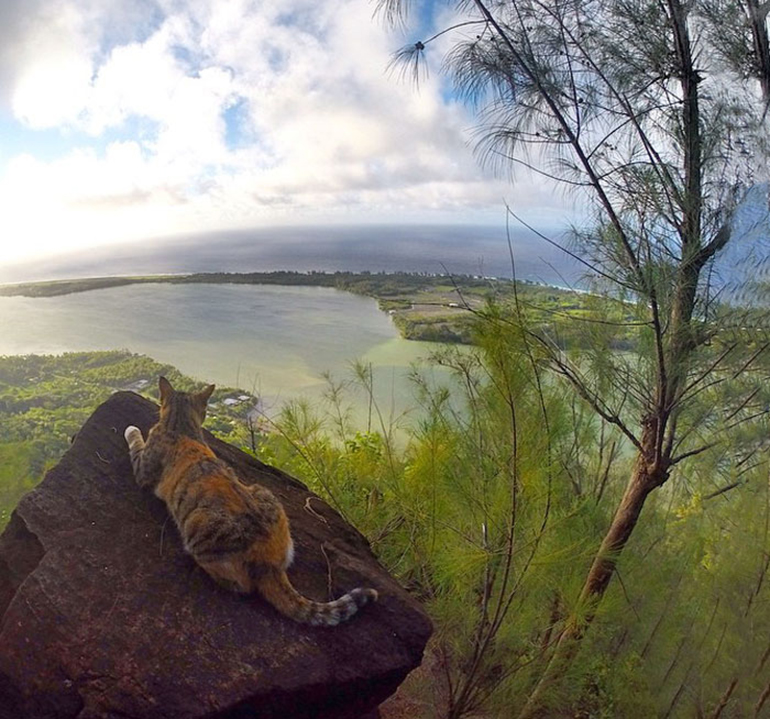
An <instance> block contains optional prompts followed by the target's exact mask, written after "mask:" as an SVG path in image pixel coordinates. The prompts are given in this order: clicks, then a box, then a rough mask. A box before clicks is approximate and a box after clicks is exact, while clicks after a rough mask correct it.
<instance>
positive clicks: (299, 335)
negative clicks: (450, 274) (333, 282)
mask: <svg viewBox="0 0 770 719" xmlns="http://www.w3.org/2000/svg"><path fill="white" fill-rule="evenodd" d="M435 348H436V346H435V345H433V344H430V343H423V342H414V341H411V340H404V339H402V338H401V337H400V336H399V335H398V332H397V330H396V328H395V327H394V326H393V324H392V322H391V320H390V318H389V317H388V316H387V315H386V314H385V313H383V312H381V311H380V310H379V309H378V307H377V303H376V302H375V301H374V300H372V299H370V298H365V297H360V296H357V295H352V294H349V293H346V292H341V291H337V290H332V289H327V288H321V287H282V286H268V285H205V284H203V285H198V284H196V285H164V284H158V285H130V286H126V287H116V288H110V289H105V290H95V291H91V292H84V293H78V294H72V295H64V296H60V297H52V298H28V297H0V355H20V354H59V353H62V352H69V351H84V350H109V349H128V350H130V351H132V352H136V353H140V354H146V355H149V356H150V357H152V358H154V359H156V360H158V361H160V362H164V363H169V364H172V365H174V366H175V367H177V368H178V369H179V370H181V371H182V372H183V373H185V374H187V375H190V376H192V377H195V378H197V379H200V380H203V381H207V382H214V383H216V384H219V385H223V386H232V387H239V388H242V389H246V390H248V391H251V392H253V393H254V394H255V395H257V396H258V397H260V399H261V403H262V406H263V408H264V409H265V410H266V411H267V412H268V413H271V412H274V411H275V410H277V408H278V407H280V405H281V404H282V403H283V402H284V401H286V400H291V399H296V398H299V397H307V398H309V399H314V400H317V399H318V398H319V397H321V396H322V395H323V393H324V391H325V389H326V387H327V383H326V382H325V380H324V377H323V375H324V373H325V372H330V373H331V374H332V375H333V376H334V377H335V378H336V379H338V380H342V379H345V378H348V377H350V376H351V370H350V364H351V362H353V361H354V360H361V361H363V362H365V363H371V365H372V368H373V375H374V387H375V396H376V399H377V402H378V404H379V405H380V407H381V409H382V411H383V412H384V413H385V415H386V416H387V417H396V416H398V415H401V414H402V413H404V412H408V411H409V410H410V409H411V408H413V407H414V404H415V402H414V399H413V397H412V387H411V383H410V381H409V378H408V377H409V373H410V368H411V365H412V363H414V362H419V361H420V359H421V358H423V357H426V356H427V355H428V354H430V352H431V351H432V350H434V349H435ZM439 374H440V373H439ZM353 399H354V409H355V410H356V414H357V415H358V417H359V419H361V418H363V417H364V415H365V414H367V413H368V399H367V398H366V397H365V396H364V394H363V393H362V392H360V391H359V392H358V393H357V394H354V395H353Z"/></svg>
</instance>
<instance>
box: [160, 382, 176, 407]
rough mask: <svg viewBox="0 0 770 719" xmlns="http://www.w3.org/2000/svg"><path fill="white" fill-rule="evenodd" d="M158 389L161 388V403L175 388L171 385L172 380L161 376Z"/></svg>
mask: <svg viewBox="0 0 770 719" xmlns="http://www.w3.org/2000/svg"><path fill="white" fill-rule="evenodd" d="M158 389H159V390H160V401H161V403H163V402H165V401H166V400H168V399H169V398H170V397H171V395H172V394H173V393H174V388H173V387H172V386H171V382H169V381H168V380H167V379H166V378H165V377H161V378H160V379H159V380H158Z"/></svg>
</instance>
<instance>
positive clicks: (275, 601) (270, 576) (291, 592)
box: [255, 567, 377, 627]
mask: <svg viewBox="0 0 770 719" xmlns="http://www.w3.org/2000/svg"><path fill="white" fill-rule="evenodd" d="M255 580H256V585H257V589H258V591H259V592H260V594H261V595H262V596H263V597H264V598H265V599H266V600H267V601H268V602H270V604H272V605H273V606H274V607H275V608H276V609H277V610H278V611H279V612H281V614H285V615H286V616H287V617H289V618H291V619H293V620H294V621H296V622H302V623H304V624H312V625H314V626H327V627H333V626H334V625H336V624H339V623H340V622H344V621H346V620H347V619H350V617H352V616H353V615H354V614H355V613H356V612H357V611H358V610H359V609H360V608H361V607H363V606H364V605H365V604H368V603H369V602H376V601H377V590H376V589H361V588H358V589H353V590H352V591H350V592H348V593H347V594H345V595H343V596H341V597H340V598H339V599H335V600H334V601H333V602H314V601H312V600H311V599H308V598H307V597H303V596H302V595H301V594H300V593H299V592H298V591H297V590H296V589H294V587H293V586H292V584H291V582H290V581H289V578H288V577H287V576H286V572H284V571H283V570H281V569H277V568H272V567H271V568H270V569H268V570H266V571H264V572H260V574H259V576H257V577H255Z"/></svg>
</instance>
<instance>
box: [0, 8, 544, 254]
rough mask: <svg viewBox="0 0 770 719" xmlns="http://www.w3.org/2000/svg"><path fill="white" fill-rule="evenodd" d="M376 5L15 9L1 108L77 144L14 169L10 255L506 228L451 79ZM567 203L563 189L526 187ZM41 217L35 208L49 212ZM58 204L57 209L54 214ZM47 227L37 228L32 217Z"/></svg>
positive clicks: (0, 66)
mask: <svg viewBox="0 0 770 719" xmlns="http://www.w3.org/2000/svg"><path fill="white" fill-rule="evenodd" d="M372 8H373V6H372V5H370V4H368V3H366V2H362V0H323V1H322V0H312V1H311V0H284V1H283V2H276V1H265V2H254V1H252V0H224V1H216V0H189V1H188V2H179V1H177V0H159V1H158V2H150V1H149V0H145V1H143V2H135V1H132V0H50V1H49V0H30V1H29V2H26V1H25V2H20V1H19V0H4V4H3V8H2V10H1V11H0V28H3V29H2V30H0V44H2V43H3V41H4V40H5V41H8V44H7V45H0V46H3V47H4V48H5V49H4V50H3V51H2V54H0V108H3V107H5V108H6V114H8V113H10V114H11V115H12V117H11V119H10V120H8V121H9V122H13V123H22V124H23V125H25V126H26V127H29V128H34V129H42V128H55V129H57V130H58V131H60V132H61V133H62V136H63V137H65V138H66V137H72V138H73V141H72V146H71V148H70V149H69V150H68V151H67V152H65V153H63V154H62V155H61V156H60V157H57V158H54V159H51V160H48V161H43V160H41V159H37V158H36V157H35V148H34V146H33V147H25V148H20V151H19V152H18V153H17V154H16V156H14V157H12V158H11V159H10V160H9V161H8V162H7V164H6V165H5V167H0V196H2V197H3V198H4V200H5V201H6V202H7V203H9V204H10V206H11V207H13V210H12V211H11V212H10V213H9V214H8V215H7V216H6V217H5V218H0V223H2V225H5V227H3V228H2V229H3V233H4V235H5V236H8V233H9V231H10V232H11V234H12V235H14V236H18V237H23V238H24V240H25V242H24V243H17V244H16V245H15V247H14V249H9V250H6V252H15V253H16V254H17V255H19V254H20V253H22V252H27V251H30V250H31V249H34V248H37V250H38V251H43V250H47V249H50V248H51V235H50V232H51V231H52V230H53V229H54V228H55V230H56V237H57V238H58V239H57V242H59V243H60V244H61V243H63V244H67V245H68V246H75V245H81V246H86V245H88V244H94V243H97V242H106V241H122V240H126V239H130V238H133V237H137V238H138V237H141V236H144V235H148V236H150V235H151V236H157V235H162V234H178V233H179V232H185V231H190V230H200V229H218V228H222V229H224V228H244V227H249V226H254V225H257V224H265V223H269V222H274V223H275V222H295V223H296V222H303V221H308V222H318V221H319V220H321V221H324V220H328V221H345V220H370V219H377V220H380V221H387V220H403V219H404V218H407V217H408V218H413V219H415V218H416V219H426V220H432V221H435V220H436V219H438V218H443V219H451V218H456V219H457V221H462V222H467V221H474V220H478V219H485V218H486V219H489V218H491V217H500V218H501V217H502V214H503V213H502V205H503V203H502V198H503V197H504V196H505V195H506V193H509V192H510V188H509V187H508V186H507V185H505V184H503V183H501V182H498V181H496V180H494V179H493V178H491V177H490V176H489V175H487V174H485V173H484V172H483V171H482V170H480V169H479V167H478V165H477V163H476V161H475V160H474V158H473V156H472V152H471V148H470V147H469V142H468V137H469V133H468V129H469V128H470V127H471V126H472V124H473V120H472V118H471V117H470V116H469V114H468V112H467V111H466V109H465V108H463V107H462V106H460V105H459V104H457V103H455V102H453V101H452V100H451V99H447V97H446V94H445V93H444V92H442V90H443V88H442V87H441V83H440V78H439V77H438V76H437V75H435V74H434V75H432V76H431V77H429V78H428V79H427V80H426V81H425V83H424V84H423V85H422V87H421V89H420V91H419V92H416V91H415V89H414V88H413V87H411V86H409V85H404V84H402V83H399V82H398V81H396V80H395V79H394V78H392V77H388V76H387V75H386V72H385V68H386V67H387V64H388V61H389V58H390V53H391V52H392V50H393V49H394V47H396V46H397V44H398V41H397V40H396V39H394V37H393V36H392V35H389V34H388V33H387V32H386V31H385V30H384V29H383V27H382V25H381V24H379V23H377V22H373V21H372V16H371V15H372ZM515 194H516V199H517V200H518V201H519V203H520V204H521V203H526V204H529V205H530V206H547V205H550V204H553V199H552V196H551V191H550V189H546V188H544V187H543V186H542V185H541V184H537V183H531V184H529V185H520V186H518V187H517V188H516V192H515ZM33 208H38V212H37V213H34V212H33ZM41 208H44V209H43V211H40V210H41ZM30 213H32V214H30Z"/></svg>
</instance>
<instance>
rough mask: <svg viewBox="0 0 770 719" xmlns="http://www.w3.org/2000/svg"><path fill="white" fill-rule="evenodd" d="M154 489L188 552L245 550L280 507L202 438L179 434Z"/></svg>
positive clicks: (267, 527)
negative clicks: (248, 483)
mask: <svg viewBox="0 0 770 719" xmlns="http://www.w3.org/2000/svg"><path fill="white" fill-rule="evenodd" d="M169 450H170V453H169V459H170V460H171V461H170V463H169V464H168V466H167V467H166V469H165V471H164V472H163V476H162V478H161V481H160V483H159V484H158V486H157V488H156V495H157V496H158V497H159V498H160V499H162V500H163V501H164V502H165V503H166V505H167V506H168V509H169V512H170V513H171V515H172V517H173V518H174V520H175V522H176V524H177V526H178V527H179V530H180V533H181V534H182V538H183V540H184V543H185V546H186V547H187V549H188V551H190V552H191V553H192V554H193V555H202V554H211V553H217V552H223V551H226V552H232V551H238V550H241V549H245V548H246V547H248V546H249V545H250V544H251V543H253V542H254V541H256V540H257V539H260V538H264V537H265V536H266V535H268V534H269V533H270V532H271V530H272V528H273V526H274V525H275V524H276V522H278V520H279V515H280V513H281V511H282V510H281V507H280V504H279V503H278V500H277V499H276V498H275V496H274V495H273V494H272V492H270V491H269V490H267V489H265V488H264V487H254V488H252V487H249V486H246V485H244V484H243V483H242V482H241V481H240V480H239V479H238V477H237V476H236V475H235V472H233V470H232V469H231V467H230V466H229V465H228V464H227V463H226V462H224V461H222V460H221V459H219V458H218V457H217V456H216V455H215V454H214V452H213V451H212V450H211V449H210V448H209V447H208V446H207V445H206V444H204V443H202V442H199V441H197V440H194V439H192V438H190V437H185V436H182V437H178V438H176V439H175V440H174V443H173V447H169Z"/></svg>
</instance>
